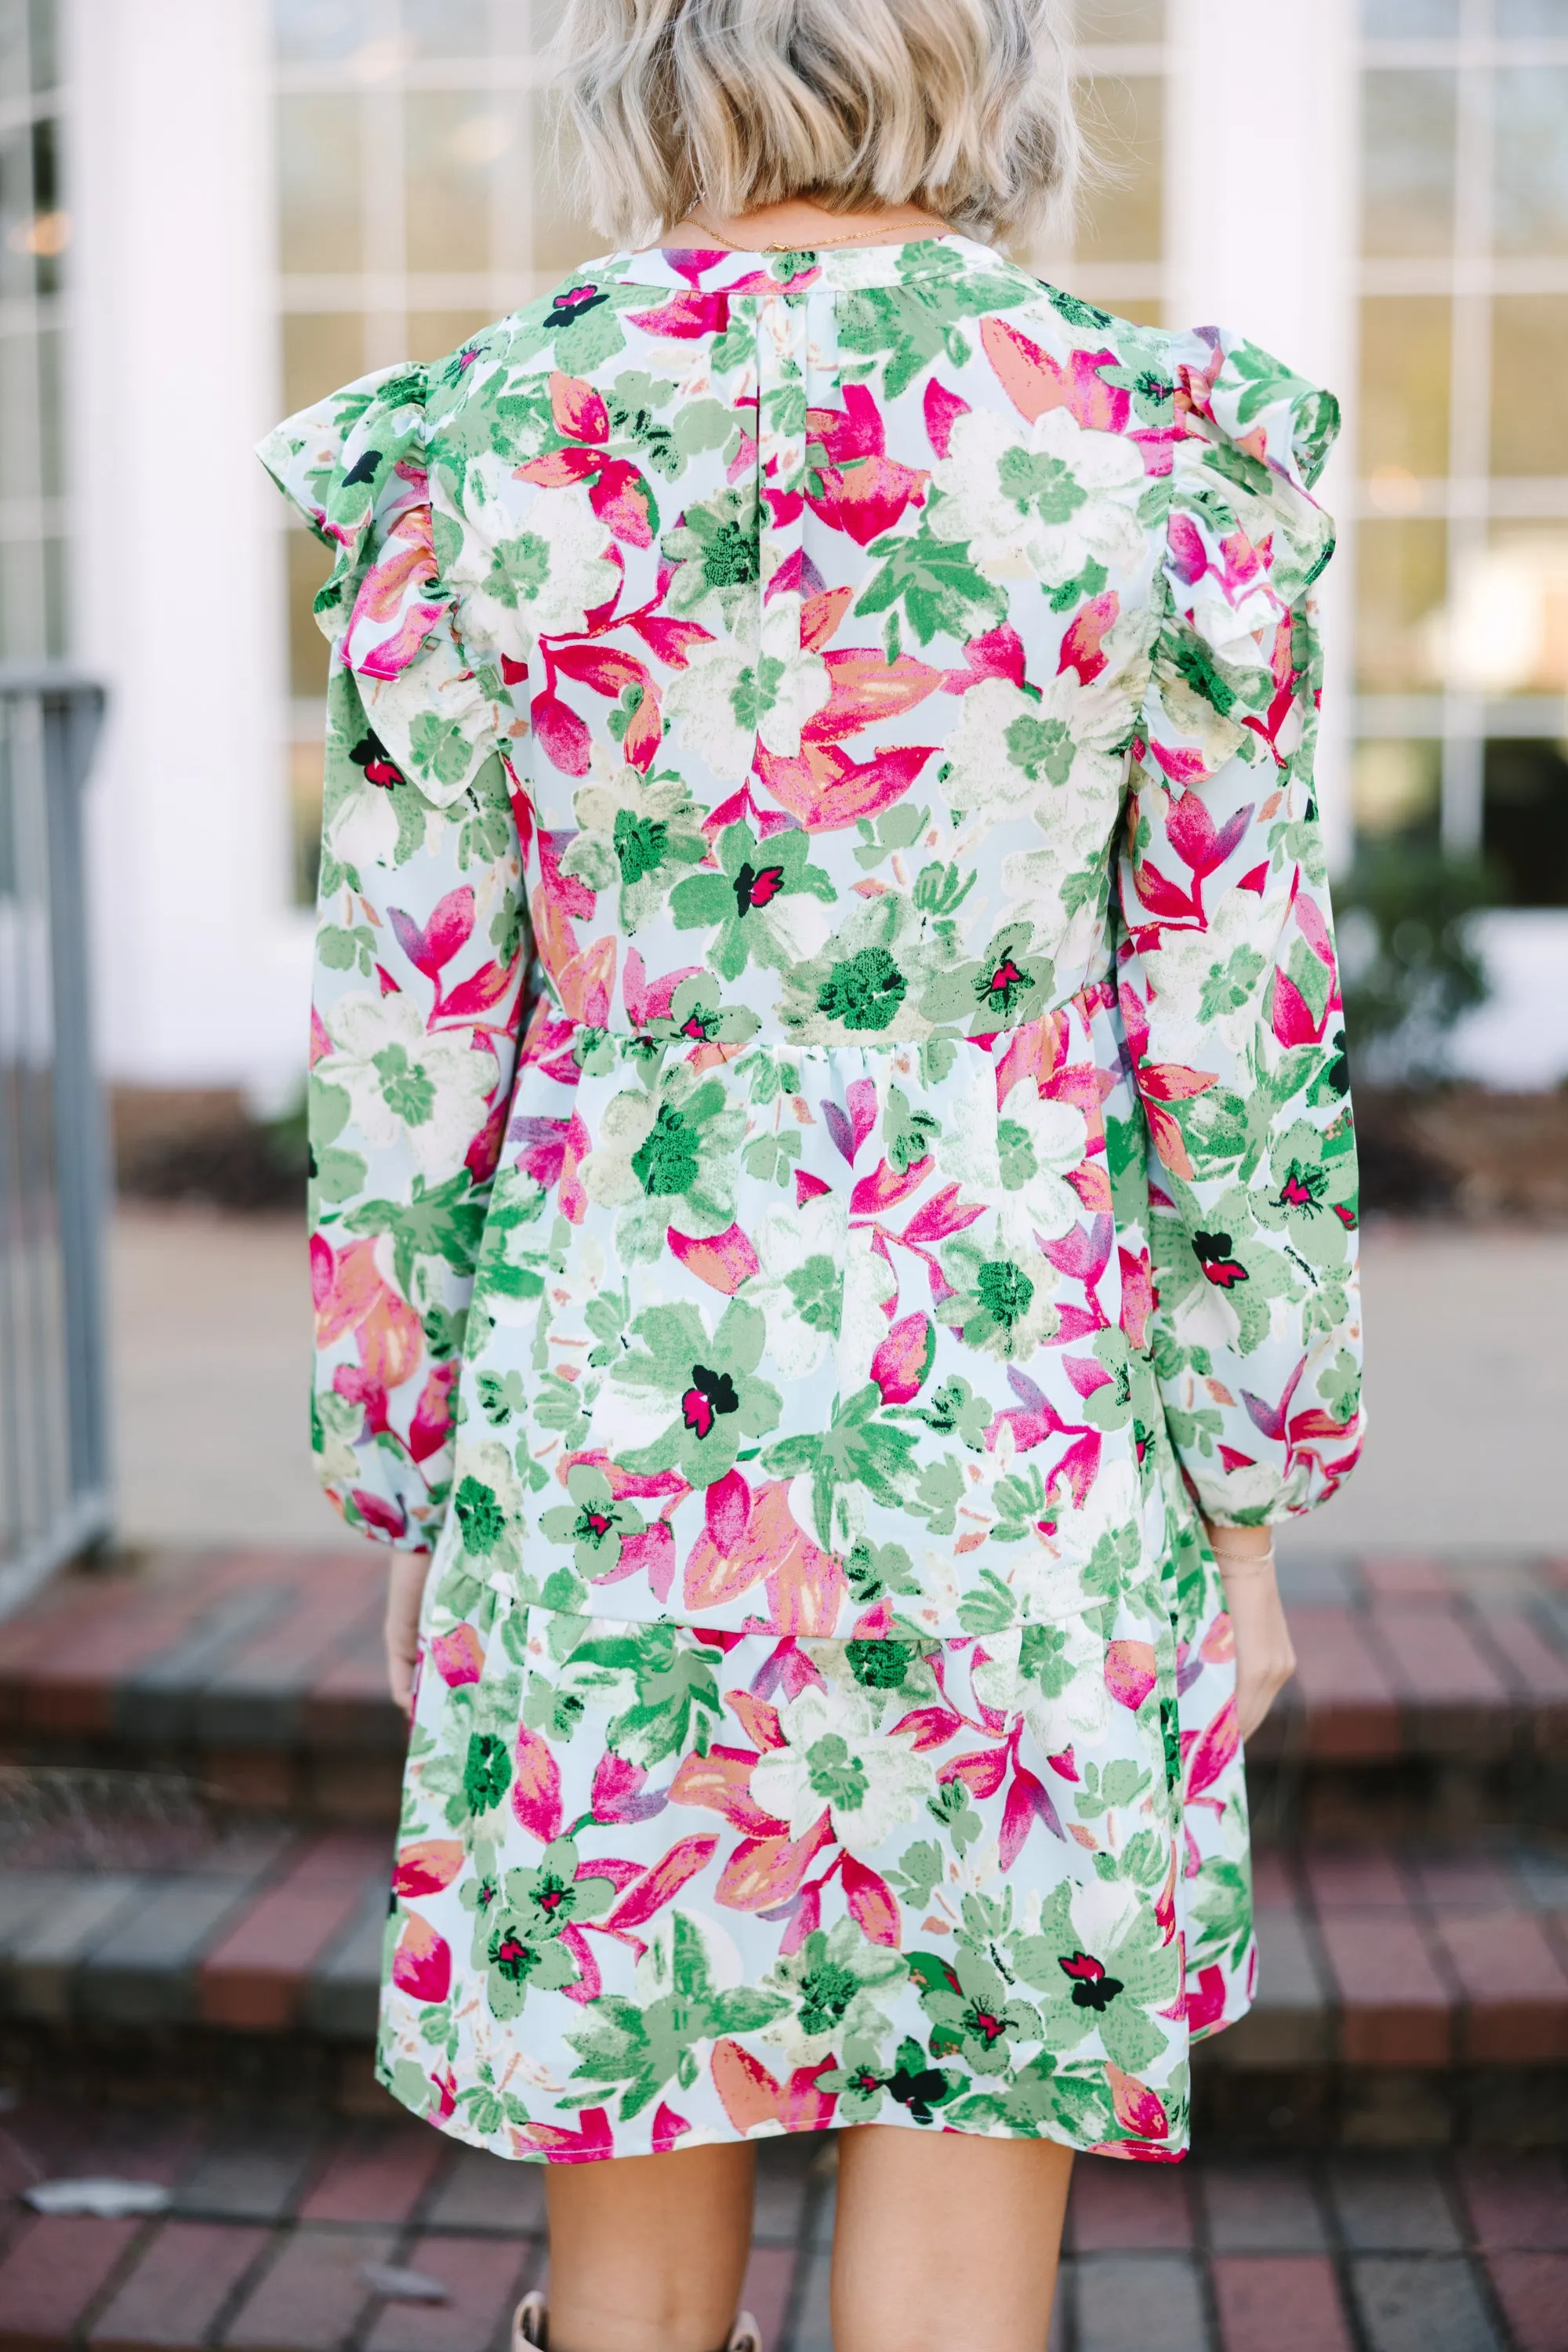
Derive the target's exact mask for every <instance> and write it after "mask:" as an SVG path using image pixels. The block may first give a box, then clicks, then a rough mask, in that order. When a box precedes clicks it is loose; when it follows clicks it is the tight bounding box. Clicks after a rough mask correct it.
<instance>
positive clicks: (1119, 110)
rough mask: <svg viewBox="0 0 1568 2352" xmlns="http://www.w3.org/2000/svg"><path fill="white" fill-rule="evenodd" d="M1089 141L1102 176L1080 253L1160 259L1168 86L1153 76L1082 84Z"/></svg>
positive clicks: (1095, 256) (1092, 189) (1090, 206)
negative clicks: (1099, 160)
mask: <svg viewBox="0 0 1568 2352" xmlns="http://www.w3.org/2000/svg"><path fill="white" fill-rule="evenodd" d="M1079 103H1080V104H1081V106H1082V108H1083V114H1084V121H1085V124H1086V127H1087V129H1088V131H1089V139H1090V141H1091V142H1092V144H1093V145H1094V146H1095V148H1096V149H1097V150H1098V152H1100V154H1101V155H1102V156H1103V157H1104V158H1105V163H1106V165H1107V176H1106V178H1105V179H1104V180H1102V181H1100V182H1098V183H1096V184H1093V185H1091V186H1090V188H1089V202H1088V205H1087V209H1086V215H1085V218H1084V221H1083V224H1082V226H1080V228H1079V236H1078V250H1079V255H1080V256H1081V257H1083V258H1084V259H1085V260H1097V261H1158V259H1159V258H1160V255H1161V252H1162V249H1163V241H1164V240H1163V221H1162V212H1163V204H1162V197H1163V186H1162V182H1163V157H1162V150H1163V131H1164V105H1165V86H1164V83H1163V80H1162V79H1161V78H1160V77H1159V76H1158V75H1155V74H1138V75H1134V76H1131V77H1130V78H1129V79H1126V80H1104V79H1097V80H1094V81H1089V82H1080V83H1079Z"/></svg>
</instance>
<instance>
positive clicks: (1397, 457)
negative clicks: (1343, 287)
mask: <svg viewBox="0 0 1568 2352" xmlns="http://www.w3.org/2000/svg"><path fill="white" fill-rule="evenodd" d="M1362 68H1363V70H1362V106H1363V118H1362V137H1363V172H1362V204H1363V213H1362V236H1361V250H1362V288H1361V297H1362V299H1361V399H1360V404H1359V447H1360V470H1361V488H1360V493H1359V500H1358V511H1359V519H1360V524H1359V530H1358V533H1357V559H1356V569H1357V580H1356V601H1357V620H1358V626H1357V637H1356V652H1357V663H1358V669H1359V678H1358V685H1359V697H1358V702H1357V733H1358V737H1359V746H1358V751H1357V757H1356V771H1355V775H1356V782H1355V808H1356V823H1357V829H1358V831H1359V832H1360V833H1361V834H1362V835H1363V836H1364V835H1406V836H1410V837H1416V836H1419V835H1423V834H1426V835H1438V836H1440V838H1441V839H1442V841H1443V842H1444V843H1445V844H1446V845H1447V847H1449V848H1450V849H1451V850H1454V851H1456V852H1470V851H1476V850H1484V851H1486V852H1487V854H1488V855H1489V856H1490V857H1491V858H1492V860H1493V861H1494V863H1495V865H1496V866H1497V869H1498V871H1499V874H1500V877H1501V879H1502V881H1503V884H1504V886H1505V887H1506V888H1507V890H1508V893H1509V896H1510V902H1511V903H1513V904H1515V905H1522V906H1563V905H1568V874H1565V866H1568V845H1565V841H1564V833H1565V829H1568V814H1565V813H1568V753H1565V743H1564V739H1565V738H1568V454H1565V440H1564V435H1563V421H1562V420H1563V404H1562V392H1561V386H1562V384H1563V381H1564V376H1565V372H1568V142H1565V141H1564V139H1563V122H1564V121H1565V120H1568V4H1565V0H1363V53H1362Z"/></svg>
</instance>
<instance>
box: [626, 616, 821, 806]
mask: <svg viewBox="0 0 1568 2352" xmlns="http://www.w3.org/2000/svg"><path fill="white" fill-rule="evenodd" d="M832 691H833V688H832V681H831V680H830V678H829V677H828V675H827V665H826V662H825V661H824V660H823V658H822V656H821V655H820V654H816V653H811V652H808V651H807V650H806V649H805V647H804V646H802V644H801V642H800V598H799V596H798V595H796V594H795V593H793V592H791V593H784V594H780V595H777V596H772V597H770V598H769V599H768V602H767V603H766V604H764V605H763V614H762V625H761V628H760V631H759V630H758V628H757V625H756V623H755V619H754V615H753V614H748V615H747V616H746V619H745V622H744V623H743V624H742V627H740V628H738V629H737V630H736V632H735V635H734V637H733V638H731V639H729V640H726V639H724V638H722V637H716V638H715V639H714V640H713V642H712V644H711V645H698V646H693V647H692V648H691V652H690V655H689V659H688V661H687V665H686V667H685V668H684V669H681V670H678V671H677V672H676V675H675V677H673V678H672V679H671V681H670V684H669V686H668V689H667V691H666V694H665V698H664V711H665V717H666V719H668V721H669V723H670V724H671V725H672V726H674V727H676V728H678V729H679V737H680V740H681V741H682V742H683V743H684V744H686V745H687V746H688V747H689V749H690V750H692V751H697V752H700V754H701V756H702V758H703V759H704V760H706V761H707V762H708V764H709V766H710V768H711V769H712V771H713V772H714V774H715V775H716V776H718V777H721V779H722V780H723V781H724V782H727V783H739V782H741V780H742V777H744V776H747V775H749V774H750V772H751V768H752V755H753V753H754V751H755V750H756V746H757V744H758V743H759V742H761V744H762V746H763V750H764V751H771V752H773V754H774V756H775V757H776V758H779V759H785V760H793V759H796V758H798V756H799V753H800V730H801V729H802V728H803V727H804V726H805V723H806V721H807V719H811V718H813V717H815V715H816V712H817V711H819V710H820V709H823V708H824V706H825V705H826V702H827V700H828V698H829V696H830V695H831V693H832Z"/></svg>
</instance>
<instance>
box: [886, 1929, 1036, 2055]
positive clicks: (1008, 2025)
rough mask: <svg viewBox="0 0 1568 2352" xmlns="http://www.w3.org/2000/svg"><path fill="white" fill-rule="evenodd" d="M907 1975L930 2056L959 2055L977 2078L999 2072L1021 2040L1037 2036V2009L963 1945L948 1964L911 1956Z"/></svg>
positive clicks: (981, 1956)
mask: <svg viewBox="0 0 1568 2352" xmlns="http://www.w3.org/2000/svg"><path fill="white" fill-rule="evenodd" d="M910 1975H911V1977H913V1979H914V1980H915V1982H916V1983H917V1984H918V1985H919V1987H920V1989H921V2006H922V2008H923V2009H924V2011H925V2012H926V2015H927V2016H928V2017H929V2018H930V2020H931V2045H930V2046H931V2056H932V2057H933V2058H950V2057H962V2058H963V2062H964V2063H965V2064H966V2065H967V2066H969V2067H971V2068H972V2069H973V2072H974V2073H975V2074H1004V2073H1005V2072H1006V2070H1007V2067H1008V2065H1009V2063H1010V2062H1011V2060H1012V2058H1013V2056H1014V2054H1015V2051H1016V2045H1017V2044H1018V2043H1019V2042H1038V2041H1039V2040H1040V2038H1041V2037H1040V2021H1039V2018H1038V2016H1037V2013H1036V2011H1035V2010H1034V2009H1033V2008H1032V2007H1031V2005H1030V2003H1029V2002H1028V2001H1026V2000H1019V1999H1018V1997H1017V1995H1016V1993H1015V1992H1014V1990H1013V1988H1012V1987H1011V1986H1010V1985H1009V1984H1008V1982H1007V1980H1006V1979H1005V1977H1004V1976H1003V1975H1002V1974H1001V1972H1000V1970H999V1969H996V1968H995V1967H994V1964H993V1963H992V1961H991V1960H990V1959H988V1958H986V1957H985V1956H984V1954H982V1953H979V1952H975V1951H973V1950H970V1949H968V1948H965V1947H964V1946H963V1945H962V1944H961V1945H960V1946H958V1948H956V1949H955V1950H954V1952H953V1956H952V1959H951V1960H944V1959H942V1958H939V1957H938V1956H937V1955H936V1954H935V1953H932V1952H913V1953H911V1954H910Z"/></svg>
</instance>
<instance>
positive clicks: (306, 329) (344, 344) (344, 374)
mask: <svg viewBox="0 0 1568 2352" xmlns="http://www.w3.org/2000/svg"><path fill="white" fill-rule="evenodd" d="M364 373H365V364H364V321H363V320H362V319H361V317H360V315H359V313H358V311H357V310H322V311H319V312H318V311H314V310H291V311H289V313H288V314H287V316H286V317H285V319H284V320H283V408H284V414H285V415H289V416H292V415H293V414H294V412H295V410H296V409H300V408H310V407H311V406H313V404H315V403H316V402H317V401H318V400H325V398H326V397H327V394H329V393H331V392H339V391H341V390H342V387H343V385H344V384H345V383H353V382H354V381H355V379H356V378H357V377H359V376H362V375H363V374H364Z"/></svg>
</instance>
